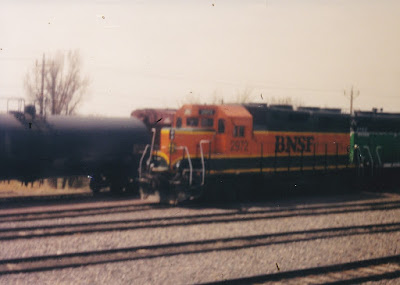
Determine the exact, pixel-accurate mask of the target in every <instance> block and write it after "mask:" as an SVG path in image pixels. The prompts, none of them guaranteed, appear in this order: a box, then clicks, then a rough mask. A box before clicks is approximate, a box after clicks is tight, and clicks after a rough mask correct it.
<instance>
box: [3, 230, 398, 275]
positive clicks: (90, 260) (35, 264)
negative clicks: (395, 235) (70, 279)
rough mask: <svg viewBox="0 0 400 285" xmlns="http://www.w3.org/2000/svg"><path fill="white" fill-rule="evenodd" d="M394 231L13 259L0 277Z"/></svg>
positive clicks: (296, 234) (297, 234)
mask: <svg viewBox="0 0 400 285" xmlns="http://www.w3.org/2000/svg"><path fill="white" fill-rule="evenodd" d="M394 231H400V223H391V224H371V225H363V226H351V227H337V228H329V229H315V230H306V231H293V232H283V233H274V234H263V235H250V236H241V237H232V238H219V239H209V240H197V241H188V242H178V243H168V244H159V245H150V246H139V247H127V248H118V249H111V250H97V251H86V252H76V253H67V254H56V255H46V256H34V257H28V258H16V259H8V260H0V275H4V274H15V273H26V272H37V271H48V270H54V269H63V268H68V267H79V266H88V265H96V264H104V263H112V262H122V261H131V260H138V259H150V258H157V257H169V256H175V255H188V254H200V253H206V252H214V251H233V250H242V249H244V248H254V247H262V246H268V245H273V244H274V245H276V244H285V243H293V242H303V241H312V240H316V239H329V238H336V237H344V236H354V235H363V234H378V233H388V232H394ZM394 260H397V261H399V260H400V256H396V257H395V258H394Z"/></svg>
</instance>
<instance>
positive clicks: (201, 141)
mask: <svg viewBox="0 0 400 285" xmlns="http://www.w3.org/2000/svg"><path fill="white" fill-rule="evenodd" d="M210 142H211V141H210V140H200V155H201V170H202V179H201V185H202V186H203V185H204V179H205V173H206V167H205V164H204V154H203V146H202V144H204V143H210Z"/></svg>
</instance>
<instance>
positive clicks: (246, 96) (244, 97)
mask: <svg viewBox="0 0 400 285" xmlns="http://www.w3.org/2000/svg"><path fill="white" fill-rule="evenodd" d="M252 93H253V89H252V88H250V87H246V88H244V89H243V90H242V91H237V93H236V100H235V103H238V104H244V103H249V102H251V101H252V97H253V96H252Z"/></svg>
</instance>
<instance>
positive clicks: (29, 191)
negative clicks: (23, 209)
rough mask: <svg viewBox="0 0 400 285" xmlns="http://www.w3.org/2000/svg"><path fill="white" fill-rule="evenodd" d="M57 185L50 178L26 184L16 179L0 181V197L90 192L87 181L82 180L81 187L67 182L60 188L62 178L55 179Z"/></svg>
mask: <svg viewBox="0 0 400 285" xmlns="http://www.w3.org/2000/svg"><path fill="white" fill-rule="evenodd" d="M57 184H58V185H57V186H58V188H55V187H54V186H53V185H54V182H53V183H52V181H51V180H47V179H45V180H44V183H43V184H41V185H40V183H39V181H36V182H34V183H33V184H32V183H29V184H28V185H27V186H25V184H23V183H21V182H20V181H17V180H11V181H0V198H1V197H18V196H40V195H65V194H77V193H90V192H91V191H90V188H89V181H88V179H87V181H85V180H84V178H83V183H82V186H81V187H78V188H75V187H69V186H68V183H67V184H66V187H65V188H64V189H62V179H61V178H58V179H57Z"/></svg>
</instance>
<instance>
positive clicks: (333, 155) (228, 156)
mask: <svg viewBox="0 0 400 285" xmlns="http://www.w3.org/2000/svg"><path fill="white" fill-rule="evenodd" d="M153 155H156V152H155V151H154V152H153ZM157 155H159V156H161V157H162V158H164V159H165V160H166V161H167V163H169V154H166V153H164V152H162V151H157ZM313 155H314V154H307V155H305V154H303V156H313ZM338 155H347V152H346V153H339V154H338ZM335 156H336V154H331V155H328V157H335ZM269 157H275V155H264V156H263V158H269ZM277 157H289V156H288V155H284V154H281V155H280V154H278V155H277ZM290 157H296V158H297V157H301V155H291V156H290ZM196 158H201V156H199V155H190V159H196ZM204 158H205V159H208V155H205V156H204ZM233 158H261V157H260V156H259V155H219V154H213V155H211V158H210V159H233ZM186 159H187V157H186V154H185V160H186ZM180 160H182V156H181V157H179V158H176V159H175V160H173V161H172V165H175V164H176V163H177V162H178V161H180Z"/></svg>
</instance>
